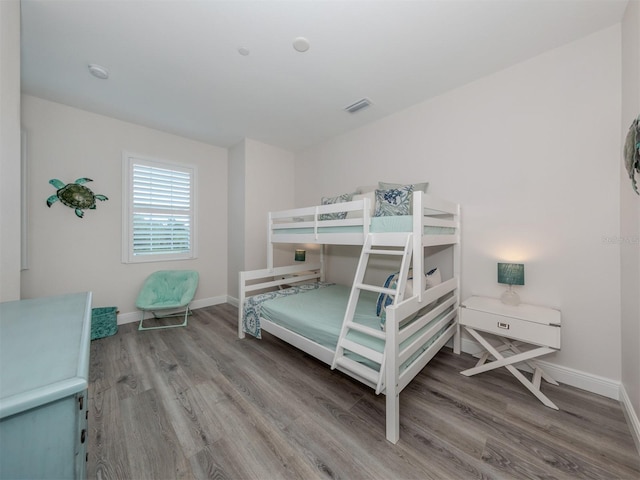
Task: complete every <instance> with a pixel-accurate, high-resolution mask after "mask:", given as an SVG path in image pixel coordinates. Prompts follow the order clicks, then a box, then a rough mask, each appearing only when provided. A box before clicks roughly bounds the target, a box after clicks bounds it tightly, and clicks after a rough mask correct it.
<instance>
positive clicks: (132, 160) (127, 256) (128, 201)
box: [122, 152, 198, 263]
mask: <svg viewBox="0 0 640 480" xmlns="http://www.w3.org/2000/svg"><path fill="white" fill-rule="evenodd" d="M134 165H144V166H150V167H156V168H162V169H167V170H174V171H182V172H189V173H190V175H191V183H190V206H191V209H190V220H191V221H190V249H189V251H188V252H184V253H173V252H166V253H147V254H144V255H140V254H138V255H135V254H134V251H133V233H134V229H133V214H134V208H133V207H134V205H133V167H134ZM197 178H198V169H197V167H196V166H195V165H192V164H185V163H180V162H174V161H168V160H160V159H157V158H151V157H148V156H146V155H139V154H136V153H132V152H123V153H122V263H148V262H165V261H175V260H192V259H195V258H197V257H198V248H197V244H198V243H197V238H198V235H197V232H198V228H197V224H198V221H197V218H198V215H197V211H198V210H197V198H198V197H197Z"/></svg>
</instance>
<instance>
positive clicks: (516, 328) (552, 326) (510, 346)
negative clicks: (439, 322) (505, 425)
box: [459, 297, 561, 410]
mask: <svg viewBox="0 0 640 480" xmlns="http://www.w3.org/2000/svg"><path fill="white" fill-rule="evenodd" d="M459 322H460V325H461V326H463V327H464V328H465V329H466V330H467V332H469V334H470V335H471V336H472V337H473V338H475V339H476V340H477V341H478V342H479V343H480V345H482V346H483V347H484V348H485V352H484V353H483V354H482V356H481V357H480V360H479V361H478V363H477V364H476V366H475V367H474V368H470V369H468V370H465V371H463V372H460V373H462V374H463V375H466V376H471V375H475V374H477V373H482V372H486V371H489V370H493V369H495V368H499V367H505V368H506V369H507V370H509V371H510V372H511V373H512V374H513V376H515V377H516V378H517V379H518V380H520V382H521V383H522V384H523V385H524V386H525V387H527V388H528V389H529V391H530V392H531V393H533V394H534V395H535V396H536V397H537V398H538V399H539V400H540V401H541V402H542V403H544V404H545V405H546V406H547V407H550V408H554V409H556V410H558V407H556V406H555V405H554V403H553V402H552V401H551V400H549V399H548V398H547V396H546V395H544V394H543V393H542V392H541V391H540V379H541V378H543V379H544V380H546V381H547V382H549V383H552V384H554V385H558V382H556V381H555V380H554V379H553V378H552V377H551V376H550V375H549V374H548V373H546V372H545V371H544V370H542V368H540V366H539V365H538V363H537V362H536V361H535V360H534V358H537V357H540V356H542V355H546V354H548V353H552V352H555V351H556V350H560V322H561V316H560V311H559V310H555V309H552V308H546V307H538V306H534V305H525V304H520V305H518V306H511V305H505V304H503V303H502V302H501V301H500V300H498V299H497V298H489V297H471V298H469V299H467V300H465V301H464V302H462V305H461V306H460V315H459ZM480 332H483V333H490V334H493V335H495V336H496V337H498V338H499V339H500V341H501V342H502V345H500V346H497V347H496V346H493V345H492V344H491V343H489V342H488V341H487V339H486V338H485V337H483V336H482V335H481V334H480ZM523 344H529V345H532V346H534V348H532V349H529V350H522V349H520V348H519V347H520V346H521V345H523ZM505 351H511V352H513V355H511V356H509V357H504V356H503V355H502V353H501V352H505ZM490 355H491V356H493V357H494V358H495V360H494V361H492V362H489V363H487V360H488V359H489V356H490ZM519 362H525V363H526V364H527V365H529V367H531V369H533V372H534V373H533V379H532V381H529V380H528V379H527V378H526V377H525V376H524V375H523V374H522V373H521V372H520V371H519V370H518V369H517V368H515V367H514V366H513V365H514V364H516V363H519Z"/></svg>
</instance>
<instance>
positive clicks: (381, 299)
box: [376, 272, 400, 317]
mask: <svg viewBox="0 0 640 480" xmlns="http://www.w3.org/2000/svg"><path fill="white" fill-rule="evenodd" d="M399 275H400V272H396V273H392V274H391V275H389V276H388V277H387V279H386V280H385V282H384V285H383V287H384V288H396V284H397V282H398V276H399ZM392 303H393V295H388V294H386V293H380V294H379V295H378V300H377V302H376V315H377V316H378V317H379V316H380V314H381V313H382V312H383V311H384V308H385V307H386V306H387V305H391V304H392Z"/></svg>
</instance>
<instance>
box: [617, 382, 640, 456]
mask: <svg viewBox="0 0 640 480" xmlns="http://www.w3.org/2000/svg"><path fill="white" fill-rule="evenodd" d="M620 404H621V405H622V412H623V413H624V417H625V418H626V420H627V424H628V425H629V430H631V436H632V437H633V441H634V442H635V444H636V449H637V450H638V454H640V420H638V415H637V414H636V412H635V410H634V409H633V405H632V404H631V399H630V398H629V395H627V390H626V389H625V388H624V385H620Z"/></svg>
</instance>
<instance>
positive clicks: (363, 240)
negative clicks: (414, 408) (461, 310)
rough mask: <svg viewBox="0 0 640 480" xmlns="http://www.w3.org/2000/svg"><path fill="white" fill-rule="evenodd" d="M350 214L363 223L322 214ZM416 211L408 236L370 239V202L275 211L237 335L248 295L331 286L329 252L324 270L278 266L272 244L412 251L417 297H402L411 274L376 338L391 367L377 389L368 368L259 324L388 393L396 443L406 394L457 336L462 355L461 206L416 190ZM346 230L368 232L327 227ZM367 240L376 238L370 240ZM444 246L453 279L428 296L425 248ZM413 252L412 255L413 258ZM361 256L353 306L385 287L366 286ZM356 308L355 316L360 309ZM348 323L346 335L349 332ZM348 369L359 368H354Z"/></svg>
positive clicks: (246, 288)
mask: <svg viewBox="0 0 640 480" xmlns="http://www.w3.org/2000/svg"><path fill="white" fill-rule="evenodd" d="M344 211H346V212H361V217H360V218H346V219H344V220H319V217H320V215H321V214H326V213H334V212H344ZM412 211H413V212H414V213H413V219H412V231H411V232H401V233H370V231H369V227H370V220H371V219H370V214H369V212H370V203H369V199H368V198H364V199H362V200H357V201H353V202H346V203H339V204H333V205H322V206H315V207H308V208H300V209H294V210H286V211H281V212H272V213H269V230H268V240H269V243H268V254H267V264H268V266H267V268H266V269H261V270H253V271H245V272H240V289H239V292H240V293H239V315H238V336H239V337H240V338H244V337H245V333H244V331H243V329H242V317H243V310H244V301H245V299H246V298H247V297H248V296H251V295H252V292H256V291H260V290H265V289H273V288H276V287H280V286H282V285H285V284H286V285H290V284H292V283H298V282H307V281H311V280H315V281H318V280H320V281H324V253H323V251H322V249H321V253H320V262H319V263H317V264H301V265H292V266H285V267H274V266H273V248H274V247H273V246H274V244H275V243H296V244H320V245H328V244H334V245H366V244H367V243H368V244H370V245H373V246H378V247H380V246H382V247H389V246H391V247H403V248H404V249H405V257H407V258H410V259H412V260H411V266H412V268H413V278H414V292H417V293H416V294H415V295H414V296H412V297H410V298H407V299H403V298H402V297H403V295H402V292H403V291H404V285H405V282H406V274H405V278H404V279H403V278H402V274H401V278H400V280H399V285H398V290H397V294H396V295H395V298H396V300H395V301H394V304H393V305H390V306H388V307H387V309H386V325H385V331H382V330H379V331H378V330H376V331H375V332H374V331H371V332H369V333H370V334H371V335H373V336H377V337H378V338H383V339H384V341H385V349H384V354H383V358H384V361H383V363H382V367H381V371H380V381H378V382H377V383H376V381H375V380H374V379H373V378H371V376H370V375H368V374H367V372H365V371H364V370H367V369H366V368H364V369H360V368H357V365H353V366H352V367H349V366H344V365H341V364H340V363H339V362H338V363H336V358H337V356H338V355H337V353H336V351H334V350H331V349H329V348H326V347H324V346H321V345H319V344H317V343H315V342H313V341H311V340H309V339H307V338H305V337H303V336H301V335H298V334H297V333H295V332H292V331H290V330H288V329H286V328H284V327H282V326H280V325H278V324H276V323H274V322H271V321H269V320H267V319H264V318H261V319H260V327H261V329H262V330H263V331H266V332H269V333H270V334H272V335H274V336H276V337H278V338H280V339H282V340H284V341H285V342H287V343H289V344H291V345H293V346H294V347H296V348H298V349H300V350H302V351H304V352H306V353H308V354H309V355H312V356H313V357H315V358H317V359H319V360H320V361H322V362H325V363H327V364H329V365H331V366H332V368H337V369H339V370H341V371H343V372H344V373H346V374H347V375H349V376H351V377H353V378H355V379H356V380H358V381H360V382H362V383H364V384H366V385H369V386H370V387H372V388H374V389H376V393H383V394H385V396H386V438H387V440H388V441H390V442H392V443H397V442H398V440H399V437H400V410H399V395H400V392H401V391H402V390H403V389H404V388H405V387H406V386H407V385H408V384H409V383H410V382H411V380H412V379H413V378H414V377H415V376H416V375H417V374H418V373H420V371H421V370H422V369H423V368H424V366H425V365H426V364H427V363H428V362H429V361H430V360H431V359H432V358H433V357H434V356H435V354H436V353H438V351H439V350H440V349H441V348H442V347H443V346H444V345H445V344H446V343H447V342H448V341H449V340H450V339H452V338H453V349H454V352H455V353H460V327H459V325H458V320H457V313H458V306H459V291H460V206H459V205H457V204H455V203H452V202H448V201H445V200H441V199H438V198H436V197H434V196H432V195H427V194H423V193H422V192H421V191H416V192H414V193H413V210H412ZM359 214H360V213H359ZM294 217H295V218H296V220H300V217H306V218H309V217H311V218H312V219H311V220H309V221H296V220H294ZM340 226H361V227H362V231H361V232H358V233H335V232H326V231H325V230H323V227H340ZM425 227H448V228H453V229H454V231H453V233H446V234H442V233H438V234H424V231H425V230H424V229H425ZM289 228H307V229H311V230H312V233H289V232H287V229H289ZM367 239H369V240H368V242H367ZM438 245H449V246H452V248H453V255H452V256H453V260H452V261H453V277H452V278H451V279H449V280H446V281H444V282H443V283H441V284H440V285H437V286H435V287H433V288H430V289H429V290H426V291H425V281H426V280H425V276H424V248H425V247H430V246H438ZM407 250H411V251H410V252H409V255H408V256H407V255H406V254H407ZM413 252H420V254H418V255H415V254H413V255H412V253H413ZM361 255H362V256H361V261H360V263H359V267H358V270H359V271H358V272H356V280H358V278H360V282H357V281H356V282H354V285H353V286H352V292H351V295H350V297H349V298H350V300H349V303H350V304H351V302H352V301H354V302H357V300H358V292H357V291H356V290H366V289H369V290H374V291H380V290H382V289H380V288H379V287H378V288H377V289H376V287H374V286H367V285H364V284H363V283H361V280H362V278H363V276H364V271H360V270H361V265H362V264H363V261H362V257H363V256H365V248H364V247H363V251H362V254H361ZM364 263H365V267H364V268H366V261H365V262H364ZM367 287H370V288H367ZM354 292H355V295H354ZM445 297H446V298H445ZM443 298H445V299H444V300H442V301H441V303H439V304H438V305H437V307H436V308H434V309H432V310H430V311H428V312H427V313H426V314H424V315H422V316H421V317H419V318H418V319H415V320H413V321H412V322H407V324H406V325H405V323H404V322H403V321H404V320H405V319H409V318H412V317H414V316H415V315H416V313H417V312H418V311H420V310H421V309H423V308H424V307H425V306H427V305H429V304H431V303H432V302H435V301H438V300H441V299H443ZM350 307H351V305H349V306H348V307H347V313H346V314H345V319H344V321H343V323H344V325H347V324H349V322H350V320H351V319H350V318H348V315H349V310H350ZM448 309H450V311H449V313H447V314H446V315H445V316H444V317H443V318H441V319H440V320H439V321H437V322H436V323H435V324H434V325H432V326H431V327H430V328H428V329H427V330H426V331H424V332H423V333H422V334H421V335H420V336H419V337H418V338H417V339H415V340H414V341H412V342H411V343H410V345H407V346H405V347H404V348H402V349H401V348H400V345H401V343H402V342H403V341H404V340H406V339H407V338H409V337H410V336H411V335H413V334H415V333H416V332H418V331H420V330H421V329H423V328H424V327H425V326H426V325H427V324H428V323H429V322H431V321H432V320H433V319H434V318H436V317H438V316H439V315H441V314H442V313H443V312H446V311H447V310H448ZM352 310H355V304H354V305H353V309H352ZM449 323H451V324H450V325H449V326H448V327H447V328H446V330H445V331H444V332H443V333H442V334H441V335H440V336H439V337H438V338H437V340H435V342H434V343H433V344H431V345H430V346H429V347H428V348H426V349H425V350H424V351H422V353H420V354H419V355H418V356H417V358H415V359H414V360H413V361H412V362H411V364H410V365H408V366H406V368H404V369H402V370H401V368H400V367H401V365H403V364H404V363H405V362H406V361H407V360H408V359H409V358H410V357H411V356H412V355H414V354H415V353H416V352H417V351H418V350H421V349H422V347H423V346H424V345H425V344H426V343H427V342H428V341H429V340H431V339H432V338H433V337H434V336H435V335H436V334H437V333H438V332H440V331H441V330H442V329H443V328H444V327H445V326H447V324H449ZM344 325H343V331H344V329H345V326H344ZM351 325H353V324H351ZM370 330H371V329H370ZM342 337H343V335H342V334H341V339H340V340H339V343H338V347H337V350H341V344H340V342H341V341H342ZM348 363H351V364H354V363H355V362H348Z"/></svg>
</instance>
